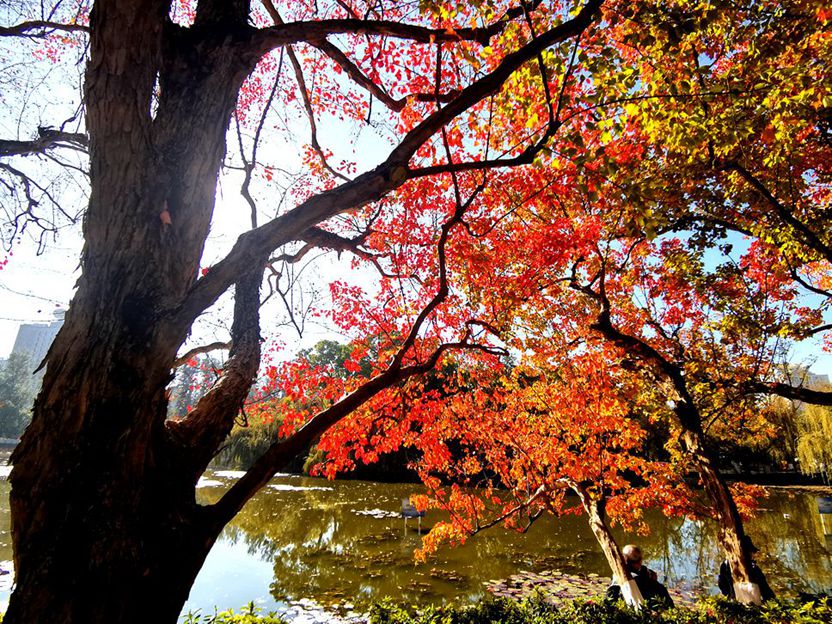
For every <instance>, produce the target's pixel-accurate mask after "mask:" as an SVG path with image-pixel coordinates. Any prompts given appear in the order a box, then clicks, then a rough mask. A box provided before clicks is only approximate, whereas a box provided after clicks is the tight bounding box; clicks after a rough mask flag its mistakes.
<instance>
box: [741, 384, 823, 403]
mask: <svg viewBox="0 0 832 624" xmlns="http://www.w3.org/2000/svg"><path fill="white" fill-rule="evenodd" d="M745 391H746V392H747V393H748V394H768V395H775V396H780V397H783V398H784V399H791V400H793V401H801V402H803V403H809V404H810V405H832V392H831V391H828V390H826V391H824V390H811V389H810V388H804V387H802V386H792V385H791V384H786V383H781V382H773V383H764V382H760V381H752V382H748V383H747V384H745Z"/></svg>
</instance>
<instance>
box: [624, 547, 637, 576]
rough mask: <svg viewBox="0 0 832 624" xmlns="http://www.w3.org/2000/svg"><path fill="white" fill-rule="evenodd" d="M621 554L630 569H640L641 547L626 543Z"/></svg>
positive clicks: (634, 570)
mask: <svg viewBox="0 0 832 624" xmlns="http://www.w3.org/2000/svg"><path fill="white" fill-rule="evenodd" d="M621 554H622V555H624V562H625V563H626V564H627V567H628V568H629V569H630V570H632V571H633V572H638V571H639V570H640V569H641V548H639V547H638V546H636V545H635V544H627V545H626V546H625V547H624V548H623V549H622V551H621Z"/></svg>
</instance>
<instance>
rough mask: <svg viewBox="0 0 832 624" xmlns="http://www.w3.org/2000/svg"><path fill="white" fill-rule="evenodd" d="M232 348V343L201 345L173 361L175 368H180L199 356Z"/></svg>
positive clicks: (218, 342)
mask: <svg viewBox="0 0 832 624" xmlns="http://www.w3.org/2000/svg"><path fill="white" fill-rule="evenodd" d="M230 348H231V342H230V341H229V342H221V341H217V342H211V343H209V344H206V345H201V346H199V347H194V348H193V349H189V350H188V351H186V352H185V353H184V354H182V355H180V356H179V357H178V358H176V359H175V360H174V361H173V368H179V367H180V366H183V365H184V364H187V362H188V360H190V359H191V358H193V357H196V356H197V355H201V354H203V353H210V352H211V351H219V350H220V349H223V350H226V351H227V350H228V349H230Z"/></svg>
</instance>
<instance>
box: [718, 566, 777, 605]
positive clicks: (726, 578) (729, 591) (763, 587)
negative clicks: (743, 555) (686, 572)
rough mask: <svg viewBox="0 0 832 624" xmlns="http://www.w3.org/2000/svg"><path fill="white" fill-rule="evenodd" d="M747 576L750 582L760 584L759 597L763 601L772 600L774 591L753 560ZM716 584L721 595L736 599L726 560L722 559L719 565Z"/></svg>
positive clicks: (729, 568) (729, 567) (731, 576)
mask: <svg viewBox="0 0 832 624" xmlns="http://www.w3.org/2000/svg"><path fill="white" fill-rule="evenodd" d="M749 577H750V580H751V582H752V583H756V584H757V585H759V586H760V597H761V598H762V599H763V602H765V601H766V600H774V592H773V591H772V590H771V587H769V585H768V581H767V580H766V575H765V574H763V571H762V570H761V569H760V567H759V566H758V565H757V564H756V563H754V562H753V561H752V562H751V570H750V574H749ZM717 585H719V591H721V592H722V595H723V596H727V597H728V598H730V599H731V600H736V599H737V595H736V594H735V593H734V577H733V575H732V574H731V566H730V565H728V562H727V561H723V562H722V564H721V565H720V566H719V580H718V581H717Z"/></svg>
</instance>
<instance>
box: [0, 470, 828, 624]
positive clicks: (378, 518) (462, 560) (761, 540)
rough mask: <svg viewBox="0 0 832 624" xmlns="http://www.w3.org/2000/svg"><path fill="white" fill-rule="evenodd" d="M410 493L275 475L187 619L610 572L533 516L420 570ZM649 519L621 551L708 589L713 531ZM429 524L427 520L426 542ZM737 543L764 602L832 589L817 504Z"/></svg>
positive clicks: (770, 513) (217, 483)
mask: <svg viewBox="0 0 832 624" xmlns="http://www.w3.org/2000/svg"><path fill="white" fill-rule="evenodd" d="M240 474H241V473H234V472H224V471H219V472H209V473H207V474H206V475H205V477H203V480H202V481H201V487H200V489H199V497H200V501H201V502H203V503H206V504H207V503H210V502H212V501H215V500H217V499H218V498H219V496H220V495H221V494H222V493H223V492H224V491H225V490H226V489H227V488H228V487H229V486H230V485H231V483H233V481H234V480H235V479H236V478H238V477H239V475H240ZM8 487H9V486H8V482H6V481H0V568H4V569H8V568H9V567H10V561H9V560H10V559H11V545H10V538H9V511H8V502H7V501H8ZM419 491H420V488H419V487H418V486H415V485H411V484H380V483H369V482H364V481H325V480H321V479H313V478H308V477H299V476H292V475H281V476H278V477H276V478H275V479H273V480H272V482H271V483H270V484H269V486H267V487H266V488H265V489H264V490H263V491H261V492H260V493H259V494H258V495H257V496H255V497H254V499H252V500H251V501H250V502H249V503H248V504H247V505H246V507H245V508H244V509H243V511H242V512H241V513H240V514H239V515H238V516H237V517H236V518H235V520H234V521H233V522H232V523H231V524H230V525H229V526H228V527H226V529H225V530H224V531H223V534H222V536H221V537H220V539H219V540H218V542H217V544H216V546H215V547H214V549H213V550H212V552H211V553H210V555H209V556H208V559H207V561H206V563H205V566H204V567H203V569H202V571H201V572H200V574H199V577H198V578H197V580H196V583H195V584H194V587H193V588H192V590H191V595H190V598H189V599H188V602H187V604H186V606H185V611H184V612H187V611H196V610H200V611H201V612H202V613H210V612H213V610H214V607H215V606H217V607H219V608H220V609H225V608H232V607H233V608H239V607H241V606H243V605H245V604H247V603H248V602H249V601H254V602H255V603H256V604H258V605H260V606H261V607H263V608H265V609H267V610H269V609H277V610H286V609H288V608H292V609H293V611H294V612H295V613H300V612H304V611H309V610H312V611H314V609H315V607H316V605H317V606H322V607H325V608H335V607H338V608H339V609H340V611H341V612H344V611H345V610H351V609H355V610H357V611H361V610H363V609H364V608H365V607H366V606H367V605H368V604H369V603H371V602H373V601H376V600H379V599H382V598H383V597H385V596H391V597H393V598H394V599H396V600H403V601H408V602H416V603H421V604H428V603H441V602H448V601H454V600H460V601H466V600H470V599H475V598H477V597H480V596H482V595H483V593H484V588H483V584H484V583H485V582H488V581H489V580H493V579H499V578H504V577H507V576H509V575H512V574H515V573H517V572H520V571H524V570H528V571H532V572H540V571H543V570H560V571H563V572H568V573H577V574H588V573H595V574H599V575H601V576H607V575H608V574H609V573H608V569H607V566H606V563H605V561H604V558H603V556H602V555H601V553H600V550H599V549H598V547H597V545H596V542H595V540H594V538H593V537H592V534H591V533H590V531H589V528H588V526H587V524H586V520H585V518H584V517H582V516H565V517H562V518H557V519H555V518H548V517H547V518H543V519H541V520H540V521H538V522H537V523H536V524H535V525H534V526H533V527H532V528H531V529H530V530H529V532H528V533H526V534H522V535H521V534H518V533H514V532H510V531H506V530H504V529H502V528H500V527H495V528H493V529H490V530H488V531H486V532H483V533H481V534H479V535H477V536H476V537H474V538H473V539H471V540H469V541H468V543H466V544H465V545H464V546H461V547H458V548H453V549H451V548H445V549H442V550H441V551H440V552H439V553H438V554H437V555H436V556H433V557H431V558H430V559H429V560H428V561H427V562H425V563H419V564H417V563H415V562H414V559H413V551H414V549H416V548H418V547H419V545H420V543H421V541H420V540H421V538H420V536H419V534H418V531H417V523H416V521H415V520H410V521H409V522H408V526H407V530H405V527H404V522H403V520H402V518H401V517H400V515H399V511H400V509H401V500H402V499H403V498H407V497H408V496H409V495H410V494H412V493H416V492H419ZM648 518H649V522H650V526H651V533H650V535H647V536H638V537H636V536H626V535H623V534H619V537H620V539H622V543H624V541H636V542H638V543H639V544H640V545H641V546H642V549H643V550H644V552H645V558H646V560H647V562H648V565H650V567H652V568H653V569H655V570H656V571H658V573H659V576H660V578H662V579H663V580H664V582H665V583H667V584H668V585H672V586H675V587H680V588H682V589H686V590H695V591H699V592H703V593H709V592H710V593H712V592H715V591H716V571H717V569H718V567H719V561H720V560H721V559H722V557H721V556H720V554H719V552H718V549H717V547H716V543H715V529H714V527H713V525H712V523H710V522H692V521H689V520H683V519H666V518H664V517H662V516H661V515H660V514H655V515H649V516H648ZM440 519H442V515H441V514H440V513H439V512H432V511H429V512H428V514H427V516H426V517H425V518H424V520H423V522H422V528H423V531H424V529H426V528H429V527H430V526H432V525H433V524H434V523H435V522H436V521H438V520H440ZM748 532H749V533H750V534H751V536H752V537H753V539H754V541H755V543H756V545H757V546H758V547H759V549H760V553H759V554H758V556H757V561H758V562H759V564H760V566H761V567H762V568H763V570H764V571H765V572H766V574H767V577H768V579H769V583H770V584H771V586H772V587H773V589H774V590H775V592H778V593H780V594H794V593H796V592H798V591H810V592H819V591H829V590H830V589H832V515H828V514H827V515H820V514H819V512H818V504H817V498H816V497H815V496H813V495H811V494H805V493H790V492H787V491H784V490H776V491H772V492H771V495H770V496H769V497H768V498H767V499H766V500H764V501H762V502H761V510H760V512H759V513H758V515H757V516H756V517H755V518H754V519H753V520H752V521H751V522H750V523H749V525H748ZM9 577H10V575H5V576H0V603H5V602H6V601H7V600H8V592H9Z"/></svg>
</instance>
